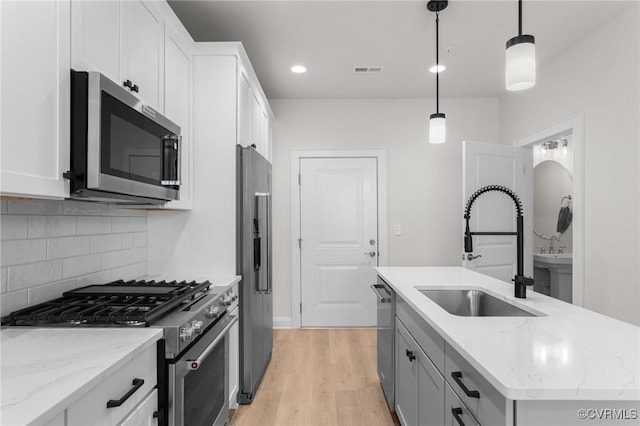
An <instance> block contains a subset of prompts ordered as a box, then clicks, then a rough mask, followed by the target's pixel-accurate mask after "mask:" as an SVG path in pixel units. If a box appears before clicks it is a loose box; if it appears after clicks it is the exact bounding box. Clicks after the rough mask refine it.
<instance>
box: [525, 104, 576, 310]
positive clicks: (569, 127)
mask: <svg viewBox="0 0 640 426" xmlns="http://www.w3.org/2000/svg"><path fill="white" fill-rule="evenodd" d="M584 126H585V124H584V113H583V112H579V113H577V114H574V115H572V116H571V117H569V118H566V119H564V120H562V121H559V122H556V123H553V124H551V125H549V126H547V127H545V128H544V129H541V130H539V131H537V132H534V133H532V134H529V135H527V136H525V137H522V138H520V139H517V140H515V141H514V142H513V145H514V146H518V147H521V148H533V146H534V145H536V144H537V143H540V142H543V141H545V140H549V139H553V138H554V137H558V136H562V135H567V134H571V138H572V142H573V149H572V152H573V195H572V196H573V200H572V202H573V206H574V209H573V241H572V245H573V248H572V252H573V266H572V277H571V280H572V293H573V294H572V302H573V304H574V305H577V306H582V307H584V300H585V297H584V293H585V244H584V239H585V238H584V237H585V202H584V197H585V189H584V185H585V155H584V150H585V131H584ZM526 197H527V200H526V204H527V205H529V206H532V205H533V194H532V193H531V194H527V195H526ZM525 228H526V229H525V233H527V234H528V235H532V234H533V221H529V223H528V224H526V223H525ZM529 245H530V247H527V249H528V250H527V251H528V252H529V253H531V255H530V258H532V257H533V241H530V243H529ZM527 256H529V255H527Z"/></svg>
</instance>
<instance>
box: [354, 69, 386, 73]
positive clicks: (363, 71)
mask: <svg viewBox="0 0 640 426" xmlns="http://www.w3.org/2000/svg"><path fill="white" fill-rule="evenodd" d="M383 70H384V67H353V72H354V73H356V74H377V73H381V72H382V71H383Z"/></svg>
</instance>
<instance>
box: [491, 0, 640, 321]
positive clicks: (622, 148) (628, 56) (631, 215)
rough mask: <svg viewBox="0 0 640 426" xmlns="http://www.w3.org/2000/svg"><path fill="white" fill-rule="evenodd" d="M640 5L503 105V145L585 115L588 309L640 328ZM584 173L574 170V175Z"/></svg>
mask: <svg viewBox="0 0 640 426" xmlns="http://www.w3.org/2000/svg"><path fill="white" fill-rule="evenodd" d="M639 28H640V6H639V5H638V3H635V4H630V8H629V10H628V11H627V12H626V13H624V14H623V15H621V16H619V17H618V18H616V19H614V20H612V21H610V22H608V23H606V24H605V25H604V26H603V27H602V28H601V29H600V30H598V31H596V32H594V33H593V34H591V35H590V36H589V37H587V38H585V39H583V40H582V41H581V42H580V43H578V44H576V45H574V46H572V47H571V48H570V49H568V50H567V51H565V52H564V53H563V54H562V55H560V56H558V57H557V58H555V59H554V60H552V61H550V62H548V63H545V64H541V66H540V67H539V69H538V76H537V78H538V82H537V84H536V87H535V88H534V89H533V90H530V91H527V92H522V93H513V94H508V95H505V96H504V97H503V98H501V99H500V120H501V124H502V125H501V141H502V142H503V143H507V144H511V143H512V142H513V141H514V140H517V139H518V138H521V137H523V136H526V135H528V134H532V133H534V132H535V131H538V130H540V129H543V128H545V127H548V126H549V125H551V124H553V123H555V122H558V121H560V120H562V119H566V118H569V117H570V116H572V115H574V114H576V113H578V112H584V115H585V139H586V141H585V144H586V146H585V149H584V151H585V156H586V159H585V162H586V164H585V203H586V206H585V208H586V211H585V265H586V270H585V307H586V308H588V309H591V310H594V311H597V312H600V313H603V314H605V315H608V316H611V317H614V318H618V319H621V320H624V321H628V322H630V323H632V324H640V266H639V265H640V221H639V220H638V218H639V217H640V191H638V188H639V187H640V173H639V169H640V168H639V167H638V165H639V162H640V149H639V146H640V129H639V128H638V119H639V117H640V96H639V95H640V34H639ZM575 167H577V166H576V165H574V168H575Z"/></svg>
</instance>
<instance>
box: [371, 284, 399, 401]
mask: <svg viewBox="0 0 640 426" xmlns="http://www.w3.org/2000/svg"><path fill="white" fill-rule="evenodd" d="M371 288H372V289H373V291H374V292H375V294H376V300H377V334H378V336H377V337H378V377H379V378H380V384H381V385H382V391H383V392H384V396H385V398H386V399H387V404H388V405H389V410H391V411H395V386H394V382H395V372H394V362H393V358H394V353H395V351H394V327H393V324H394V317H395V292H394V291H393V289H392V288H391V287H390V286H389V285H388V284H387V283H385V282H384V281H383V280H382V279H381V278H379V277H378V283H377V284H373V285H372V286H371Z"/></svg>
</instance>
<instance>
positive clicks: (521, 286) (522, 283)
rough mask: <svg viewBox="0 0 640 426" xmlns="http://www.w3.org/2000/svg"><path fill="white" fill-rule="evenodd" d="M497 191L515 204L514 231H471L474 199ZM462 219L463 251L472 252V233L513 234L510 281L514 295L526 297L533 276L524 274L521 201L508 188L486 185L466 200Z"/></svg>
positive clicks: (521, 297)
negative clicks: (514, 260) (514, 257)
mask: <svg viewBox="0 0 640 426" xmlns="http://www.w3.org/2000/svg"><path fill="white" fill-rule="evenodd" d="M491 191H497V192H502V193H504V194H507V195H508V196H509V197H511V199H512V200H513V203H514V204H515V205H516V226H517V230H516V232H471V231H470V230H469V219H470V218H471V206H473V203H474V202H475V201H476V199H477V198H478V197H479V196H481V195H482V194H484V193H486V192H491ZM464 219H465V221H466V228H465V231H464V251H465V253H471V252H473V241H472V239H471V236H472V235H515V236H516V246H517V271H516V275H515V276H514V277H513V279H512V280H511V281H513V282H514V284H515V297H518V298H520V299H524V298H526V297H527V286H528V285H533V278H528V277H525V276H524V238H523V235H524V232H523V229H524V218H523V216H522V203H521V202H520V199H519V198H518V196H517V195H516V194H515V193H514V192H513V191H512V190H510V189H509V188H507V187H504V186H500V185H488V186H483V187H482V188H480V189H478V190H477V191H476V192H474V193H473V194H472V195H471V197H469V200H467V205H466V206H465V209H464Z"/></svg>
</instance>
